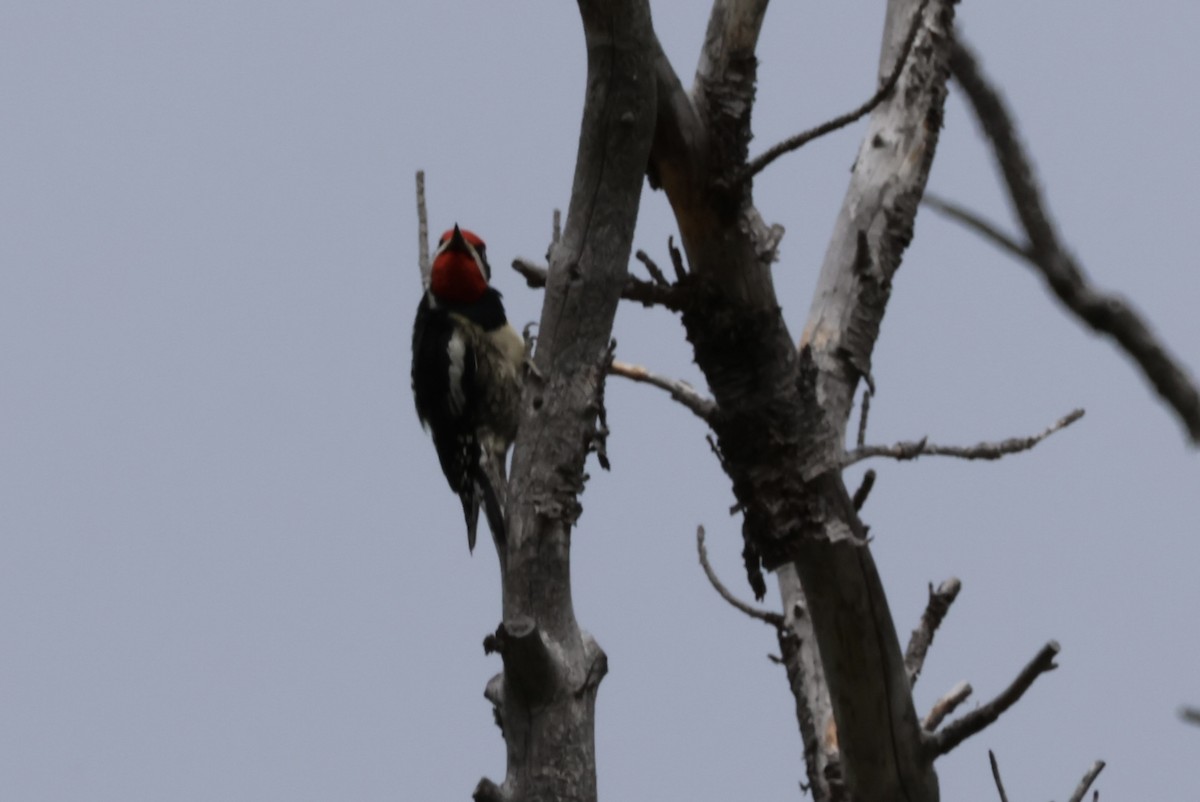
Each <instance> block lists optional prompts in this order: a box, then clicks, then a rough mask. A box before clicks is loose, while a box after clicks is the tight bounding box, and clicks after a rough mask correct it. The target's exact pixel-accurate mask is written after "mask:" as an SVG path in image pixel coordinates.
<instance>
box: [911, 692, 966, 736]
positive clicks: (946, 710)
mask: <svg viewBox="0 0 1200 802" xmlns="http://www.w3.org/2000/svg"><path fill="white" fill-rule="evenodd" d="M974 691H975V689H974V688H972V687H971V683H969V682H967V681H966V680H963V681H962V682H960V683H958V684H957V685H955V686H954V687H953V688H951V689H950V690H949V691H947V692H946V695H945V696H943V697H942V698H941V699H938V700H937V701H936V702H934V703H933V707H931V708H929V714H928V715H926V716H925V718H924V719H923V720H922V721H921V726H922V727H923V728H924V729H925V731H926V732H933V731H934V730H936V729H937V728H938V727H939V726H941V723H942V722H943V721H945V720H946V716H948V715H950V714H951V713H953V712H954V711H955V710H956V709H957V708H958V706H959V705H961V704H962V703H963V702H965V701H967V697H968V696H970V695H971V694H972V693H974Z"/></svg>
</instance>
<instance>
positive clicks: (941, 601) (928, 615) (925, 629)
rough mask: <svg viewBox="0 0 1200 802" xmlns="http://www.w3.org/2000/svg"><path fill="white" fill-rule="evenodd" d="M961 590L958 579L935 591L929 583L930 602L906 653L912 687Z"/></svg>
mask: <svg viewBox="0 0 1200 802" xmlns="http://www.w3.org/2000/svg"><path fill="white" fill-rule="evenodd" d="M960 590H962V582H961V581H960V580H959V579H958V578H957V577H950V578H949V579H947V580H946V581H945V582H943V583H942V584H941V585H939V586H938V589H937V590H934V589H933V583H932V582H930V583H929V601H928V602H927V603H926V604H925V612H924V613H922V614H921V622H920V623H919V624H917V628H916V629H914V630H913V631H912V636H911V637H910V638H909V640H908V648H907V649H906V650H905V652H904V668H905V670H906V671H908V681H909V684H910V685H916V684H917V678H918V677H920V676H921V669H922V668H924V667H925V655H926V654H928V653H929V647H930V646H932V645H933V636H934V633H936V632H937V629H938V627H940V626H941V625H942V621H943V620H945V618H946V613H948V612H950V605H951V604H953V603H954V600H955V599H957V598H958V592H959V591H960Z"/></svg>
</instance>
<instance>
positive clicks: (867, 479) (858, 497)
mask: <svg viewBox="0 0 1200 802" xmlns="http://www.w3.org/2000/svg"><path fill="white" fill-rule="evenodd" d="M874 486H875V471H874V470H868V471H867V472H866V473H864V474H863V478H862V484H860V485H859V486H858V490H855V491H854V496H853V497H852V498H851V499H850V500H851V502H853V503H854V509H855V510H856V511H857V510H861V509H862V508H863V505H864V504H866V503H867V496H869V495H871V488H873V487H874Z"/></svg>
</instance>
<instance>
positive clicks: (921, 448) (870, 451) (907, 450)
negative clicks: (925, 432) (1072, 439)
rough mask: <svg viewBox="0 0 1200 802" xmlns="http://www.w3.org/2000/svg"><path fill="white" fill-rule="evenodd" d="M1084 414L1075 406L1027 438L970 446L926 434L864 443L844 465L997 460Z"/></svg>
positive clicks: (1027, 447) (1025, 449) (1041, 438)
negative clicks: (885, 460) (883, 460)
mask: <svg viewBox="0 0 1200 802" xmlns="http://www.w3.org/2000/svg"><path fill="white" fill-rule="evenodd" d="M1082 417H1083V410H1082V409H1076V410H1073V411H1072V412H1069V413H1068V414H1066V415H1064V416H1063V417H1061V418H1059V419H1058V420H1057V421H1055V422H1054V423H1052V424H1051V425H1050V426H1049V427H1047V428H1046V429H1045V430H1044V431H1042V432H1039V433H1038V434H1035V435H1032V436H1030V437H1010V438H1009V439H1007V440H1001V441H999V442H996V443H988V442H983V443H976V444H975V445H973V446H939V445H934V444H932V443H930V442H929V438H928V437H924V438H921V439H920V440H917V441H907V442H902V443H896V444H895V445H891V446H863V447H862V448H856V449H854V450H853V451H851V452H850V453H849V454H847V455H846V456H845V458H844V459H843V462H842V465H843V467H845V466H849V465H853V464H854V463H856V462H861V461H863V460H865V459H870V458H872V457H891V458H892V459H898V460H910V459H916V458H917V457H922V456H940V457H958V458H959V459H968V460H973V459H984V460H996V459H1000V458H1001V457H1004V456H1007V455H1009V454H1018V453H1020V452H1022V451H1028V450H1029V449H1031V448H1033V447H1034V446H1036V445H1037V444H1038V443H1040V442H1042V441H1043V440H1045V439H1046V438H1047V437H1049V436H1050V435H1052V434H1054V433H1055V432H1057V431H1059V430H1060V429H1065V428H1066V427H1068V426H1070V425H1071V424H1072V423H1074V422H1075V421H1077V420H1079V419H1080V418H1082Z"/></svg>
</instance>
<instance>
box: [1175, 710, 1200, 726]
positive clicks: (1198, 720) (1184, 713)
mask: <svg viewBox="0 0 1200 802" xmlns="http://www.w3.org/2000/svg"><path fill="white" fill-rule="evenodd" d="M1179 717H1180V718H1181V719H1183V720H1184V721H1186V722H1187V723H1188V724H1196V725H1200V707H1186V706H1185V707H1181V708H1179Z"/></svg>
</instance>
